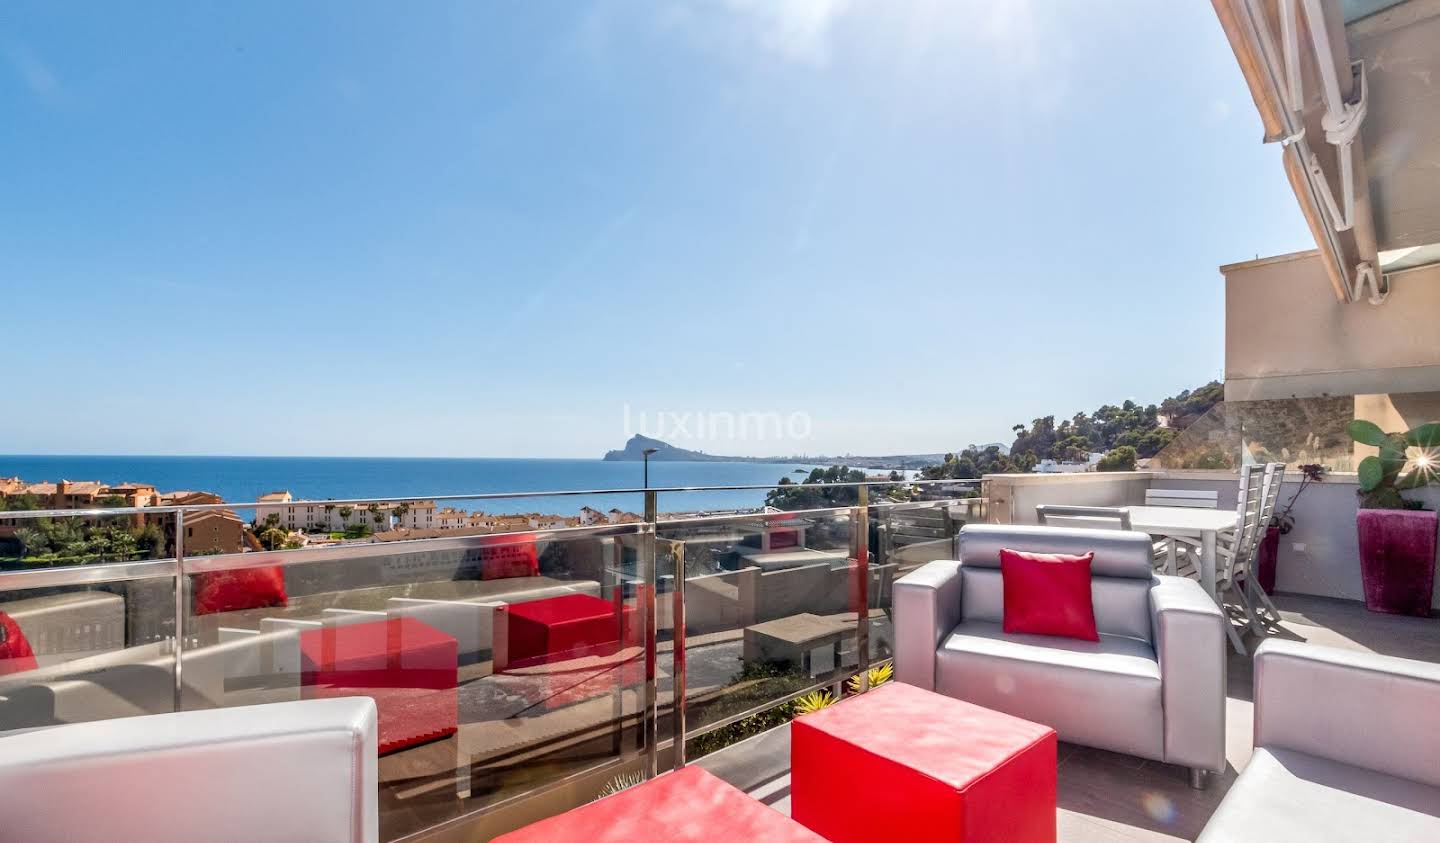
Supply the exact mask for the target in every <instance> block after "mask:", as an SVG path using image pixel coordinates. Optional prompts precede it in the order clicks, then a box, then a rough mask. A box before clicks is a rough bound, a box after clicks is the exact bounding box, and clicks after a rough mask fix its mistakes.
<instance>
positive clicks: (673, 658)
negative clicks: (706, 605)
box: [670, 542, 685, 770]
mask: <svg viewBox="0 0 1440 843" xmlns="http://www.w3.org/2000/svg"><path fill="white" fill-rule="evenodd" d="M671 547H672V549H673V551H674V557H675V584H674V589H675V593H674V595H673V596H672V599H673V601H674V608H673V610H672V611H671V618H672V622H673V627H674V629H673V631H672V634H671V636H670V644H671V650H670V673H671V678H670V681H671V684H672V685H673V686H674V691H675V701H674V703H672V705H671V709H670V718H671V723H672V725H673V726H674V739H673V741H672V742H671V744H670V751H671V753H672V756H673V762H674V763H673V764H672V767H673V768H674V769H676V770H678V769H680V768H681V767H684V766H685V543H684V542H674V543H673V544H672V546H671Z"/></svg>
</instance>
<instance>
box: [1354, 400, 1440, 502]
mask: <svg viewBox="0 0 1440 843" xmlns="http://www.w3.org/2000/svg"><path fill="white" fill-rule="evenodd" d="M1345 432H1346V433H1347V434H1349V435H1350V438H1351V439H1354V440H1355V441H1356V442H1359V443H1360V444H1362V445H1370V446H1372V447H1375V448H1378V449H1379V450H1380V453H1379V454H1377V455H1375V456H1370V457H1366V458H1365V459H1363V460H1361V461H1360V466H1359V468H1358V469H1357V472H1358V474H1359V475H1360V506H1361V507H1362V508H1364V509H1421V508H1422V505H1421V504H1420V503H1419V502H1418V501H1409V500H1406V499H1405V497H1404V496H1403V495H1401V494H1400V493H1401V492H1402V491H1406V490H1408V489H1418V488H1420V487H1421V486H1426V485H1428V484H1430V483H1433V482H1435V479H1436V476H1437V474H1436V469H1437V468H1440V423H1437V422H1431V423H1429V424H1422V425H1420V426H1419V427H1417V428H1414V429H1412V430H1409V431H1406V432H1404V433H1386V432H1385V431H1383V430H1381V429H1380V427H1379V425H1376V424H1375V423H1374V422H1368V421H1365V420H1364V419H1355V420H1354V421H1352V422H1350V423H1349V424H1347V425H1345Z"/></svg>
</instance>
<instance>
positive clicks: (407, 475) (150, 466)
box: [0, 455, 810, 515]
mask: <svg viewBox="0 0 1440 843" xmlns="http://www.w3.org/2000/svg"><path fill="white" fill-rule="evenodd" d="M796 469H801V471H802V473H808V472H809V470H810V467H809V466H803V467H802V466H796V465H775V464H769V463H739V462H737V463H730V462H652V463H650V485H652V486H744V485H752V484H757V483H767V484H773V483H775V482H777V481H779V479H780V478H781V477H784V476H786V475H789V476H790V477H791V478H792V479H798V478H799V477H800V476H801V475H799V474H795V473H794V472H795V470H796ZM641 471H642V466H641V464H640V463H638V462H604V461H603V460H536V459H401V458H392V457H373V458H371V457H143V456H142V457H119V456H3V455H0V477H11V476H15V475H18V476H20V477H21V478H22V479H24V480H26V481H28V482H31V483H38V482H41V481H47V480H48V481H55V480H98V481H100V482H103V483H118V482H122V481H130V482H138V483H150V484H153V485H154V486H156V487H158V488H159V489H160V491H162V492H170V491H176V490H180V489H188V490H195V491H207V492H215V493H216V494H218V495H220V496H221V497H223V498H224V499H225V500H227V501H232V502H236V503H239V502H243V501H253V500H255V499H256V498H257V497H259V496H260V495H262V494H264V493H266V492H271V491H275V490H278V489H288V490H289V491H290V493H291V494H293V495H294V496H295V497H296V498H311V499H323V498H336V499H341V498H371V497H376V498H379V497H388V498H396V497H411V496H414V497H421V496H431V495H447V494H448V495H464V494H485V493H490V492H524V491H540V490H571V489H623V488H631V489H633V488H638V487H640V486H641V485H642V479H641ZM764 500H765V493H764V491H743V492H739V491H737V492H694V493H684V494H681V493H672V494H662V495H661V496H660V510H661V511H662V512H666V511H671V512H674V511H694V510H701V509H739V508H743V507H753V506H759V505H760V504H761V503H763V502H764ZM442 505H443V504H442ZM451 505H453V506H455V507H456V508H457V509H483V510H485V511H487V512H506V513H508V512H533V511H539V512H544V513H553V514H557V515H573V514H575V513H576V512H578V511H579V510H580V507H582V506H586V505H589V506H593V507H595V508H596V509H599V510H602V511H603V510H607V509H609V508H611V507H614V506H618V507H620V508H621V509H624V510H627V511H631V512H639V511H641V509H642V501H641V498H640V496H639V495H598V496H597V495H584V496H575V497H563V498H548V499H538V500H536V499H525V498H516V499H507V500H495V501H479V502H472V503H468V504H467V503H465V502H453V503H452V504H451Z"/></svg>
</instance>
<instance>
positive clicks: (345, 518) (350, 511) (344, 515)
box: [340, 506, 355, 527]
mask: <svg viewBox="0 0 1440 843" xmlns="http://www.w3.org/2000/svg"><path fill="white" fill-rule="evenodd" d="M354 514H355V507H353V506H342V507H340V523H342V524H344V525H345V526H346V527H349V526H350V516H352V515H354Z"/></svg>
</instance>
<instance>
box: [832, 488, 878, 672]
mask: <svg viewBox="0 0 1440 843" xmlns="http://www.w3.org/2000/svg"><path fill="white" fill-rule="evenodd" d="M858 492H859V502H860V505H859V506H857V507H855V517H854V525H853V528H852V529H854V531H855V576H856V578H857V581H856V584H855V611H856V612H857V615H856V617H855V649H856V660H857V662H858V664H857V667H859V669H860V693H862V694H863V693H865V692H866V691H868V690H870V487H869V486H861V487H859V489H858ZM835 668H836V669H837V670H838V669H839V668H840V665H838V664H837V665H835Z"/></svg>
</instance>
